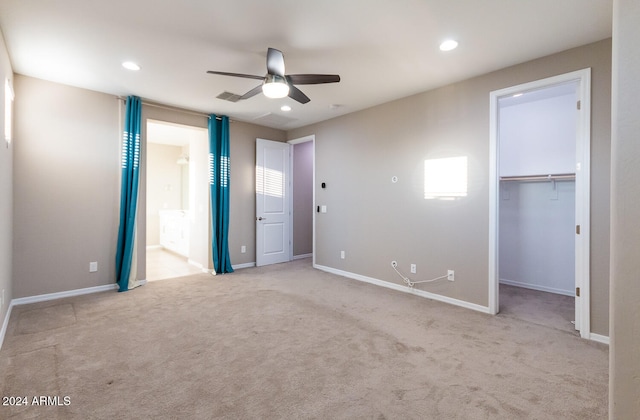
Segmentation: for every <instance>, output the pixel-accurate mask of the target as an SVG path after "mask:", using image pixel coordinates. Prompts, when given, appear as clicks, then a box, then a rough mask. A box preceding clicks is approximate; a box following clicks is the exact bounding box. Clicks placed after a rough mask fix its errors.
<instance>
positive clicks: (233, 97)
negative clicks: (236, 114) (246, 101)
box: [216, 90, 242, 102]
mask: <svg viewBox="0 0 640 420" xmlns="http://www.w3.org/2000/svg"><path fill="white" fill-rule="evenodd" d="M241 96H242V95H237V94H235V93H231V92H227V91H226V90H225V91H224V92H222V93H221V94H220V95H218V96H216V98H218V99H222V100H223V101H229V102H238V101H239V100H240V97H241Z"/></svg>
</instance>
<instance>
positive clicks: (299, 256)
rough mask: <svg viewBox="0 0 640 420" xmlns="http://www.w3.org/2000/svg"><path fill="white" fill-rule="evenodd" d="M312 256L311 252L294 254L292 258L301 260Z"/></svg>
mask: <svg viewBox="0 0 640 420" xmlns="http://www.w3.org/2000/svg"><path fill="white" fill-rule="evenodd" d="M311 257H313V254H300V255H294V256H293V259H294V260H303V259H305V258H311Z"/></svg>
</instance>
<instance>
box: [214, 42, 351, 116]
mask: <svg viewBox="0 0 640 420" xmlns="http://www.w3.org/2000/svg"><path fill="white" fill-rule="evenodd" d="M207 73H211V74H221V75H223V76H233V77H244V78H246V79H256V80H262V84H260V85H258V86H256V87H254V88H253V89H251V90H250V91H249V92H247V93H245V94H244V95H242V96H241V97H240V99H249V98H251V97H253V96H255V95H257V94H258V93H260V92H262V93H264V95H265V96H266V97H268V98H284V97H285V96H289V97H290V98H291V99H294V100H296V101H298V102H300V103H301V104H306V103H307V102H309V101H310V100H311V99H309V97H308V96H307V95H305V94H304V93H302V91H301V90H300V89H298V88H297V87H295V86H294V85H317V84H321V83H336V82H339V81H340V76H338V75H337V74H285V72H284V55H282V51H280V50H276V49H275V48H269V49H268V50H267V74H266V76H254V75H252V74H242V73H227V72H224V71H212V70H209V71H207Z"/></svg>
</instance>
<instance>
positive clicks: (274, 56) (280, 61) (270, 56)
mask: <svg viewBox="0 0 640 420" xmlns="http://www.w3.org/2000/svg"><path fill="white" fill-rule="evenodd" d="M267 72H268V73H269V74H275V75H278V76H282V77H284V55H282V51H280V50H276V49H275V48H269V49H268V50H267Z"/></svg>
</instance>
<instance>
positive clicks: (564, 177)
mask: <svg viewBox="0 0 640 420" xmlns="http://www.w3.org/2000/svg"><path fill="white" fill-rule="evenodd" d="M573 179H576V174H548V175H517V176H501V177H500V181H570V180H573Z"/></svg>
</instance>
